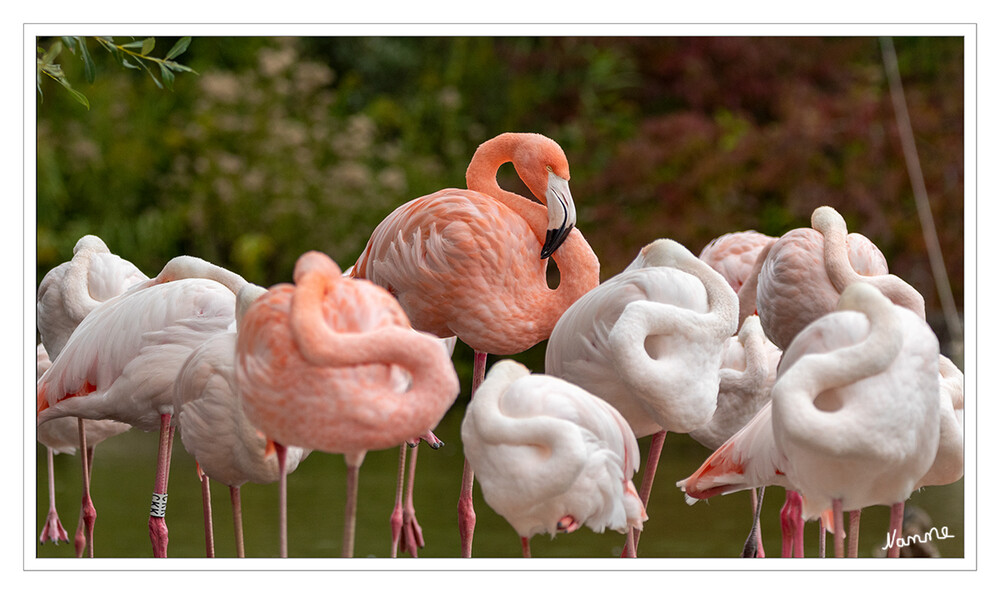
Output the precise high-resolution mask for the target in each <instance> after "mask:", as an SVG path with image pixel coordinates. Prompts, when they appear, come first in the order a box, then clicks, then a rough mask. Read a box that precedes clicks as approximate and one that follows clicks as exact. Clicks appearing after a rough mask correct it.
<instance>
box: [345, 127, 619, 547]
mask: <svg viewBox="0 0 1000 594" xmlns="http://www.w3.org/2000/svg"><path fill="white" fill-rule="evenodd" d="M508 162H512V163H513V164H514V169H515V170H516V171H517V174H518V176H520V178H521V180H522V181H524V183H525V185H526V186H527V187H528V189H529V190H530V191H531V193H532V195H533V196H534V197H535V198H536V199H537V200H538V201H539V202H541V204H539V203H538V202H535V201H533V200H531V199H529V198H525V197H523V196H520V195H518V194H515V193H513V192H509V191H506V190H503V189H501V188H500V186H499V185H498V184H497V179H496V175H497V171H498V170H499V168H500V166H501V165H503V164H504V163H508ZM569 177H570V175H569V164H568V162H567V160H566V155H565V153H563V150H562V148H560V146H559V145H558V144H557V143H556V142H555V141H553V140H551V139H549V138H546V137H545V136H542V135H540V134H522V133H506V134H501V135H499V136H497V137H495V138H493V139H491V140H488V141H486V142H484V143H483V144H482V145H480V146H479V148H478V149H477V150H476V152H475V154H474V155H473V157H472V160H471V162H470V163H469V168H468V170H467V171H466V175H465V178H466V184H467V185H468V189H467V190H462V189H446V190H441V191H438V192H435V193H434V194H430V195H428V196H423V197H421V198H417V199H415V200H411V201H410V202H407V203H406V204H404V205H402V206H400V207H399V208H397V209H396V210H395V211H393V212H392V213H391V214H389V216H388V217H386V218H385V220H383V221H382V222H381V223H380V224H379V225H378V227H377V228H376V229H375V231H374V232H373V233H372V236H371V239H370V240H369V241H368V245H367V246H366V247H365V250H364V252H363V253H362V254H361V256H360V257H359V258H358V261H357V263H356V264H355V265H354V271H353V275H354V276H355V277H358V278H365V279H368V280H370V281H372V282H374V283H375V284H377V285H380V286H382V287H384V288H386V289H387V290H388V291H389V292H390V293H392V294H393V295H394V296H395V297H396V298H397V299H398V300H399V303H400V305H401V306H402V307H403V310H404V311H405V312H406V314H407V316H409V318H410V321H411V323H412V324H413V327H414V328H415V329H417V330H422V331H425V332H430V333H432V334H434V335H436V336H438V337H441V338H445V337H449V336H457V337H458V338H459V340H461V341H462V342H464V343H465V344H467V345H469V346H470V347H471V348H472V349H473V350H474V352H475V363H474V366H473V380H472V395H473V396H474V395H475V392H476V389H477V388H478V386H479V384H480V383H481V382H482V379H483V377H484V375H485V371H486V356H487V353H493V354H494V355H512V354H516V353H520V352H522V351H524V350H526V349H528V348H530V347H532V346H534V345H535V344H537V343H539V342H541V341H542V340H545V339H547V338H548V337H549V334H550V333H551V332H552V328H553V326H554V325H555V323H556V320H558V319H559V316H560V315H562V313H563V312H564V311H565V310H566V308H567V307H569V305H570V304H572V303H573V302H574V301H576V300H577V299H578V298H579V297H580V296H581V295H583V294H584V293H586V292H587V291H588V290H590V289H592V288H593V287H595V286H597V284H598V282H599V281H600V275H599V263H598V261H597V256H596V255H595V254H594V252H593V250H592V249H591V248H590V246H589V245H588V244H587V242H586V240H585V239H584V238H583V235H582V234H581V233H580V232H579V230H577V229H574V225H575V224H576V207H575V205H574V204H573V197H572V194H571V193H570V190H569ZM550 256H551V258H552V260H554V261H555V263H556V265H557V266H558V268H559V278H560V282H559V286H558V287H557V288H556V289H550V288H549V286H548V284H547V281H546V268H547V266H548V261H547V258H549V257H550ZM473 478H474V476H473V474H472V471H471V469H470V468H469V467H468V464H466V465H465V468H464V470H463V476H462V490H461V494H460V496H459V502H458V523H459V533H460V535H461V542H462V556H463V557H470V556H471V555H472V535H473V532H474V528H475V511H474V509H473V507H472V484H473Z"/></svg>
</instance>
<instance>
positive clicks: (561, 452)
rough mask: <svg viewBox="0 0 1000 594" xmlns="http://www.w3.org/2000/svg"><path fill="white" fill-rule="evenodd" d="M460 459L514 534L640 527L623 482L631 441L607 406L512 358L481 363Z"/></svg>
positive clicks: (634, 464) (635, 448) (635, 462)
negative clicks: (485, 370) (483, 369)
mask: <svg viewBox="0 0 1000 594" xmlns="http://www.w3.org/2000/svg"><path fill="white" fill-rule="evenodd" d="M462 444H463V446H464V448H465V453H466V459H467V460H468V461H469V464H470V465H471V466H472V468H473V470H474V471H475V472H476V476H477V477H479V485H480V487H481V488H482V491H483V498H484V499H485V500H486V503H488V504H489V505H490V507H491V508H493V510H494V511H496V512H497V513H498V514H500V515H501V516H503V518H504V519H506V520H507V521H508V522H510V524H511V526H513V527H514V530H515V531H517V533H518V535H519V536H520V537H521V546H522V552H523V554H524V556H525V557H530V556H531V555H530V548H529V544H528V543H529V539H530V538H531V537H532V536H533V535H535V534H539V533H543V532H547V533H549V534H550V535H552V536H553V537H554V536H555V535H556V534H557V533H559V532H573V531H574V530H576V529H577V528H579V527H580V526H584V525H585V526H588V527H589V528H591V529H592V530H594V531H595V532H598V533H601V532H604V529H605V528H610V529H612V530H615V531H617V532H622V533H624V532H626V531H627V530H629V529H634V530H641V529H642V523H643V521H644V520H646V519H647V518H646V512H645V509H644V507H643V505H642V502H641V501H640V500H639V495H638V493H636V490H635V485H634V484H633V483H632V475H633V474H634V473H635V472H636V471H637V470H638V469H639V445H638V444H637V443H636V440H635V435H634V434H633V433H632V430H631V429H630V428H629V426H628V423H627V422H626V421H625V419H624V417H622V415H621V414H620V413H619V412H618V411H617V410H615V409H614V407H612V406H611V405H609V404H608V403H607V402H605V401H603V400H601V399H600V398H597V397H596V396H594V395H592V394H590V393H588V392H587V391H586V390H584V389H582V388H580V387H578V386H576V385H574V384H571V383H569V382H567V381H565V380H561V379H559V378H555V377H552V376H548V375H540V374H531V373H530V372H529V371H528V368H527V367H525V366H524V365H522V364H520V363H517V362H515V361H512V360H509V359H508V360H503V361H499V362H497V363H496V364H494V365H493V367H492V368H490V372H489V374H488V375H487V376H486V380H485V381H484V382H483V383H482V385H481V386H480V387H479V392H478V393H477V394H476V397H475V398H474V399H473V400H472V401H471V402H470V403H469V406H468V408H467V409H466V411H465V418H464V419H463V421H462Z"/></svg>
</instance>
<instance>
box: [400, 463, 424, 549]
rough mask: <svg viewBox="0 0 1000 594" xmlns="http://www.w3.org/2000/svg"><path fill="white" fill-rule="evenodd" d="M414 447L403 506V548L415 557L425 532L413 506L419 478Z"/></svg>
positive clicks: (421, 544)
mask: <svg viewBox="0 0 1000 594" xmlns="http://www.w3.org/2000/svg"><path fill="white" fill-rule="evenodd" d="M419 451H420V450H419V449H414V450H413V454H412V455H411V456H410V470H409V472H410V478H409V481H408V482H407V485H406V503H405V505H404V506H403V548H404V549H405V550H407V551H408V552H409V553H410V556H411V557H413V558H416V557H417V549H422V548H424V532H423V530H421V529H420V524H418V523H417V511H416V509H415V508H414V507H413V484H414V482H415V481H416V480H417V452H419Z"/></svg>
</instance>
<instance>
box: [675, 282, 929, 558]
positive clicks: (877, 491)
mask: <svg viewBox="0 0 1000 594" xmlns="http://www.w3.org/2000/svg"><path fill="white" fill-rule="evenodd" d="M839 304H840V305H839V308H838V311H835V312H832V313H830V314H827V315H825V316H823V317H821V318H820V319H819V320H816V321H815V322H813V323H812V324H810V325H809V326H807V327H806V328H805V329H804V330H803V331H802V332H801V333H800V334H799V335H797V336H796V338H795V339H794V340H793V341H792V344H791V345H789V347H788V349H786V351H785V354H784V356H783V358H782V360H781V364H780V366H779V370H778V378H777V381H776V382H775V385H774V389H773V390H772V392H771V394H772V401H771V404H770V405H769V406H765V407H764V408H762V409H761V411H760V412H759V413H758V414H757V415H756V416H755V417H754V419H753V420H751V422H750V423H748V424H747V425H746V426H745V427H744V428H743V429H741V430H740V431H739V432H737V433H736V434H735V435H734V436H733V437H732V438H731V439H730V440H728V441H727V442H726V443H725V444H723V446H722V447H720V448H719V449H718V450H716V452H715V453H713V454H712V455H711V456H710V457H709V458H708V459H707V460H706V461H705V463H704V464H703V465H702V466H701V467H700V468H699V469H698V470H697V471H696V472H695V473H694V474H693V475H691V476H690V477H688V478H687V479H684V480H682V481H679V482H678V483H677V484H678V486H679V487H681V489H682V490H683V491H684V492H685V494H686V496H687V497H688V501H689V502H693V500H694V499H704V498H707V497H711V496H713V495H719V494H726V493H731V492H735V491H738V490H742V489H747V488H753V487H757V486H761V485H771V484H777V485H781V486H784V487H786V488H789V489H795V490H796V491H799V492H801V493H802V506H803V507H802V514H803V516H804V517H807V518H815V517H820V516H822V515H824V514H826V515H829V513H830V510H831V509H832V516H833V517H832V523H833V532H834V535H835V540H834V544H835V551H836V554H837V556H842V555H843V541H842V538H843V528H842V511H841V510H842V509H845V508H846V509H848V510H852V511H853V510H860V509H861V508H862V507H865V506H868V505H891V506H893V522H894V524H893V526H895V523H896V522H897V517H896V516H897V515H898V516H899V518H901V511H902V506H901V503H900V502H902V501H903V500H905V499H906V498H907V497H909V494H910V493H911V492H912V491H913V490H914V488H916V486H917V485H918V484H919V483H918V481H919V480H920V479H921V477H922V476H924V475H925V473H926V472H927V470H928V469H929V468H930V466H931V464H932V462H933V459H934V455H935V452H936V451H937V449H938V432H939V425H940V421H939V415H938V413H937V410H936V407H937V406H938V402H939V394H938V381H937V365H936V364H935V358H936V357H937V356H938V354H937V348H938V345H937V339H936V338H935V337H934V334H933V332H931V330H930V328H929V327H928V326H927V324H926V323H925V322H923V321H922V320H920V318H919V317H917V316H916V315H915V314H913V313H912V312H910V311H909V310H907V309H905V308H901V307H898V306H894V305H893V304H892V303H891V302H890V301H889V300H888V299H887V298H885V297H884V296H883V295H882V294H881V293H880V292H878V291H877V290H874V289H873V288H872V287H870V286H868V285H866V284H864V283H857V284H856V285H853V286H851V287H849V288H848V289H846V290H845V292H844V295H843V296H842V298H841V300H840V301H839ZM928 363H929V365H928ZM928 370H929V371H928ZM828 522H829V521H825V522H824V523H825V524H827V526H828V527H829V523H828ZM850 549H851V551H853V552H854V553H855V554H856V551H857V546H856V543H852V546H851V547H850Z"/></svg>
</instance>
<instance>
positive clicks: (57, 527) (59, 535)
mask: <svg viewBox="0 0 1000 594" xmlns="http://www.w3.org/2000/svg"><path fill="white" fill-rule="evenodd" d="M45 450H46V451H47V453H48V471H49V515H48V516H47V517H46V518H45V526H44V527H42V533H41V535H40V536H39V537H38V542H40V543H42V544H45V543H46V542H47V541H52V542H54V543H56V544H57V545H58V544H59V541H60V540H62V541H65V542H69V535H68V534H66V529H65V528H63V525H62V522H60V521H59V512H58V511H56V475H55V468H54V467H53V460H52V458H53V452H52V448H49V447H47V448H45Z"/></svg>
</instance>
